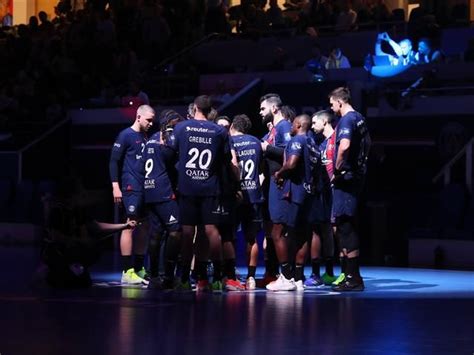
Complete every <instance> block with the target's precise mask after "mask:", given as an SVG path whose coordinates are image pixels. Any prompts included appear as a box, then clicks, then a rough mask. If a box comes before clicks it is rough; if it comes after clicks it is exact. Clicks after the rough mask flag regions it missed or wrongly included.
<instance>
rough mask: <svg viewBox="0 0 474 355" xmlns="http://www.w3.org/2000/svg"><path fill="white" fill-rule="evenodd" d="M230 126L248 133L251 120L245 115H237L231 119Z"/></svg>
mask: <svg viewBox="0 0 474 355" xmlns="http://www.w3.org/2000/svg"><path fill="white" fill-rule="evenodd" d="M232 127H233V128H234V129H235V130H236V131H238V132H242V133H248V132H249V131H250V129H251V128H252V122H251V121H250V118H249V117H248V116H247V115H243V114H242V115H237V116H235V117H234V119H233V120H232Z"/></svg>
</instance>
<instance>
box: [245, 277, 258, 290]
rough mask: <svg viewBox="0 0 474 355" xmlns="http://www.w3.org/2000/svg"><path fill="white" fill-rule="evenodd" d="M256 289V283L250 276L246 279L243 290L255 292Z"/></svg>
mask: <svg viewBox="0 0 474 355" xmlns="http://www.w3.org/2000/svg"><path fill="white" fill-rule="evenodd" d="M256 288H257V283H256V282H255V279H254V278H253V277H252V276H250V277H249V278H248V279H247V282H246V283H245V289H246V290H255V289H256Z"/></svg>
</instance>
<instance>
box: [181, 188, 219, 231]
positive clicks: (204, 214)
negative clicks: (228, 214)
mask: <svg viewBox="0 0 474 355" xmlns="http://www.w3.org/2000/svg"><path fill="white" fill-rule="evenodd" d="M219 200H220V199H219V198H218V197H217V196H183V195H181V196H180V198H179V218H180V219H181V221H180V222H181V225H182V226H197V225H199V224H204V225H205V224H213V225H215V226H217V225H218V224H219V222H220V220H221V216H222V214H221V209H219V206H220V201H219Z"/></svg>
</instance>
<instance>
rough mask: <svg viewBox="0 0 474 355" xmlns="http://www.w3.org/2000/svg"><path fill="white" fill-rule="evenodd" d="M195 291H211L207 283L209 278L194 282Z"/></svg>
mask: <svg viewBox="0 0 474 355" xmlns="http://www.w3.org/2000/svg"><path fill="white" fill-rule="evenodd" d="M196 291H198V292H208V291H211V285H209V280H199V281H198V282H197V284H196Z"/></svg>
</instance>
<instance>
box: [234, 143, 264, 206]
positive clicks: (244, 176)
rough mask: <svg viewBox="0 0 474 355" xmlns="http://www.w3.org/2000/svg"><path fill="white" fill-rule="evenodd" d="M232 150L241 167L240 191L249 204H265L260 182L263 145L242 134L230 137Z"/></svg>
mask: <svg viewBox="0 0 474 355" xmlns="http://www.w3.org/2000/svg"><path fill="white" fill-rule="evenodd" d="M230 140H231V146H232V149H233V150H234V151H235V153H236V155H237V161H238V162H239V167H240V189H241V191H242V195H243V198H244V201H245V202H247V203H261V202H263V195H262V189H261V187H260V180H259V170H260V169H259V167H260V164H261V161H262V145H261V143H260V141H259V140H258V139H257V138H255V137H254V136H251V135H248V134H242V135H237V136H232V137H230Z"/></svg>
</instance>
